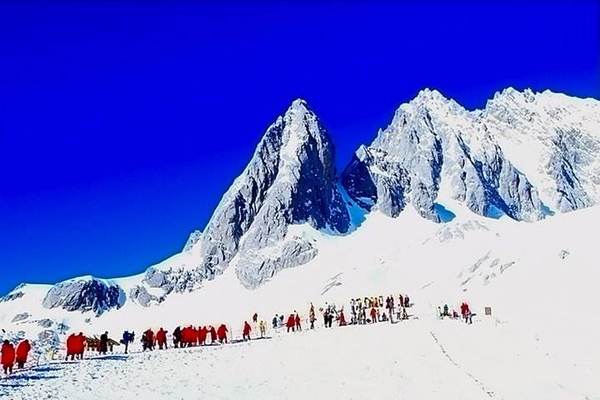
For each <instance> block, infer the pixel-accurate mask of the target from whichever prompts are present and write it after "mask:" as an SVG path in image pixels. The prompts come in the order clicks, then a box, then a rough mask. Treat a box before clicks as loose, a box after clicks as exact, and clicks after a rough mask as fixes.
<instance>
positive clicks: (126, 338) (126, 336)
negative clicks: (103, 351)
mask: <svg viewBox="0 0 600 400" xmlns="http://www.w3.org/2000/svg"><path fill="white" fill-rule="evenodd" d="M134 335H135V334H134V333H133V332H131V333H130V332H129V331H125V332H123V338H122V339H121V343H123V345H125V354H127V352H128V350H129V343H133V337H134Z"/></svg>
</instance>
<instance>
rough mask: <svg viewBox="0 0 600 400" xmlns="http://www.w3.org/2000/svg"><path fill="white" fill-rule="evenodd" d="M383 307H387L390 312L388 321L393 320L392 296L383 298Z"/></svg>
mask: <svg viewBox="0 0 600 400" xmlns="http://www.w3.org/2000/svg"><path fill="white" fill-rule="evenodd" d="M385 308H387V309H388V314H390V322H394V321H393V320H392V318H393V316H394V296H388V298H387V299H386V300H385Z"/></svg>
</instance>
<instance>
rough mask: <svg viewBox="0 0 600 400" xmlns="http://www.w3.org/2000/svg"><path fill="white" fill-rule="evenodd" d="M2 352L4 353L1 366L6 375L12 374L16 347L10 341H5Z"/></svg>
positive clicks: (0, 360)
mask: <svg viewBox="0 0 600 400" xmlns="http://www.w3.org/2000/svg"><path fill="white" fill-rule="evenodd" d="M0 351H1V352H2V358H1V359H0V364H2V368H3V369H4V374H6V375H8V374H12V372H13V366H14V365H15V347H14V346H13V345H12V344H10V342H9V341H8V340H5V341H4V343H3V344H2V349H0Z"/></svg>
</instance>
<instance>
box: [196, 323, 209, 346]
mask: <svg viewBox="0 0 600 400" xmlns="http://www.w3.org/2000/svg"><path fill="white" fill-rule="evenodd" d="M207 333H208V330H206V327H205V326H203V327H202V328H200V329H199V330H198V340H200V343H204V342H206V334H207Z"/></svg>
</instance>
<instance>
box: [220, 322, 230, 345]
mask: <svg viewBox="0 0 600 400" xmlns="http://www.w3.org/2000/svg"><path fill="white" fill-rule="evenodd" d="M227 332H229V331H228V330H227V327H226V326H225V324H221V326H219V329H217V336H218V337H219V342H221V343H227Z"/></svg>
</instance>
